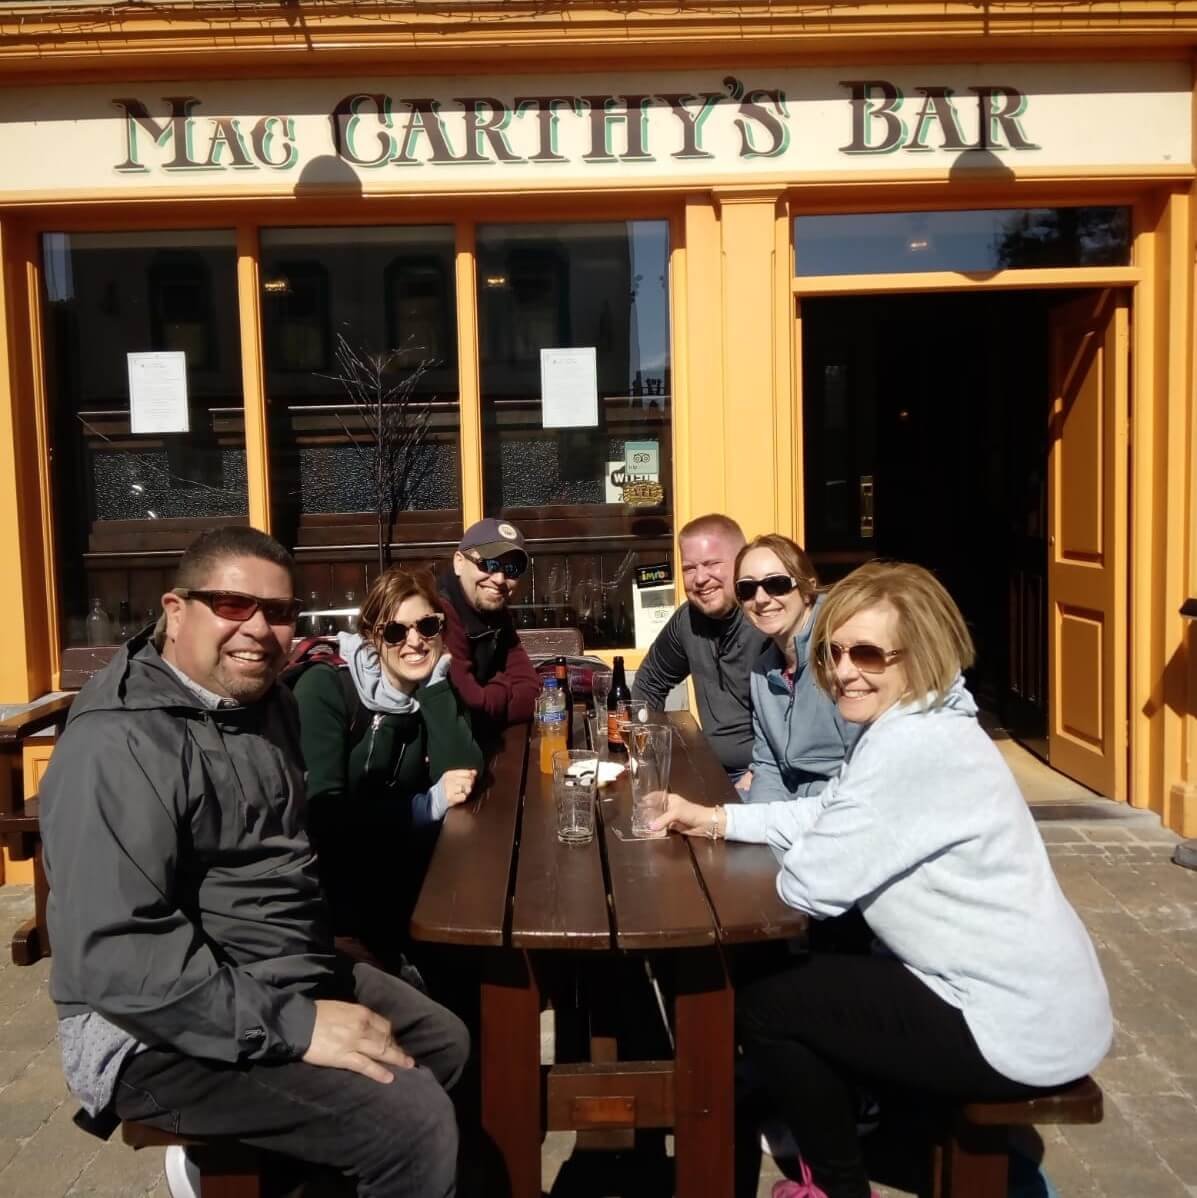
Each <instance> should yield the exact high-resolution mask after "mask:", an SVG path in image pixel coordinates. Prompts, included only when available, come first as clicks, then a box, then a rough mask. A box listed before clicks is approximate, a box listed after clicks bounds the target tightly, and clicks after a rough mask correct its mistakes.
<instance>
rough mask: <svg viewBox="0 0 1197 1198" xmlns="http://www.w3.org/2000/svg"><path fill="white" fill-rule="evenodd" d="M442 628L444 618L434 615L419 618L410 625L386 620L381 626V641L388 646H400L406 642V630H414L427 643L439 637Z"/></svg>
mask: <svg viewBox="0 0 1197 1198" xmlns="http://www.w3.org/2000/svg"><path fill="white" fill-rule="evenodd" d="M444 626H445V617H444V616H442V615H435V614H434V615H431V616H421V617H420V618H419V619H418V620H416V621H415V622H414V623H412V624H402V623H400V622H399V621H398V620H388V621H387V622H386V623H385V624H384V625H383V626H382V639H383V640H384V641H386V643H387V644H388V645H402V644H403V642H404V641H406V640H407V632H408V629H409V628H414V629H415V630H416V632H417V633H419V635H420V636H422V637H423V638H424V639H425V640H426V641H427V640H431V639H432V638H433V637H434V636H440V634H441V629H442V628H444Z"/></svg>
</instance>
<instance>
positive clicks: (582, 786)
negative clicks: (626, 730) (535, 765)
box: [553, 749, 598, 844]
mask: <svg viewBox="0 0 1197 1198" xmlns="http://www.w3.org/2000/svg"><path fill="white" fill-rule="evenodd" d="M597 790H598V754H597V753H592V752H590V751H589V750H587V749H568V750H565V751H563V752H558V753H554V754H553V799H554V801H555V802H556V804H557V839H558V840H560V841H563V842H564V843H566V844H584V843H585V842H586V841H588V840H593V839H594V797H595V794H596V792H597Z"/></svg>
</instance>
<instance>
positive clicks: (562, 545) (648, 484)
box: [477, 221, 673, 646]
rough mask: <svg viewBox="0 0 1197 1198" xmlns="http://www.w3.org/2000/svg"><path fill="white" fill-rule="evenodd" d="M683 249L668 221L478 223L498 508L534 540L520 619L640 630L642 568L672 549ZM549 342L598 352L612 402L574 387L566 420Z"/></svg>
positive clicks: (624, 636) (487, 446) (608, 639)
mask: <svg viewBox="0 0 1197 1198" xmlns="http://www.w3.org/2000/svg"><path fill="white" fill-rule="evenodd" d="M668 257H669V237H668V225H667V224H666V222H664V221H611V222H601V223H600V222H595V223H577V224H556V225H543V224H537V225H486V226H482V227H480V228H479V230H478V236H477V271H478V284H477V285H478V305H479V342H480V346H479V349H480V358H481V383H482V414H483V426H484V428H483V470H484V486H485V501H486V510H487V512H488V514H500V513H501V514H504V515H506V516H508V517H509V518H510V519H511V520H512V521H513V522H515V523H516V524H518V525H519V526H520V528H521V529H522V530H523V532H524V534H525V535H526V536H527V537H528V538H529V539H530V540H531V541H532V542H533V555H534V558H535V566H534V570H533V572H532V576H531V577H529V578H528V579H527V580H526V581H525V583H524V585H523V588H522V590H521V592H520V600H521V601H520V603H519V604H518V605H517V606H516V609H515V610H516V615H517V618H518V620H519V622H520V623H522V624H524V625H525V626H529V625H534V624H540V625H546V626H551V625H553V624H556V623H568V624H576V625H578V626H579V627H581V628H582V630H583V635H584V637H585V639H586V643H587V645H588V646H610V645H630V644H633V643H634V641H635V629H634V623H635V614H634V613H635V602H634V596H633V589H632V583H633V576H634V572H635V568H636V567H637V566H638V565H650V564H659V563H662V562H669V561H670V558H671V546H672V535H671V533H672V507H673V503H672V485H671V480H672V445H671V435H670V423H671V417H670V408H671V403H672V399H671V395H670V390H671V372H670V360H669V338H668V330H669V290H668ZM550 349H559V350H560V349H591V350H593V352H594V363H595V369H594V378H593V381H592V390H591V391H590V394H594V393H597V401H598V402H597V413H595V412H594V411H593V409H591V408H590V407H589V402H588V401H589V396H588V395H587V394H585V391H586V388H583V389H582V390H579V392H578V393H577V394H576V395H569V394H566V395H565V396H564V399H565V401H566V406H567V407H570V406H571V401H576V404H574V405H573V406H574V407H575V408H576V411H575V414H574V419H576V420H577V423H576V424H573V425H569V424H567V425H566V426H565V427H553V426H552V425H551V424H550V426H549V427H546V424H545V419H544V410H543V405H542V400H543V392H544V388H545V386H546V385H548V386H549V387H550V388H552V387H553V386H554V383H553V379H552V376H551V374H550V376H549V377H548V378H546V377H545V375H544V374H543V370H544V369H549V368H548V367H546V366H545V365H544V363H542V351H544V350H550ZM578 385H579V386H580V384H578ZM583 401H587V402H583ZM629 446H630V447H631V450H630V449H629ZM632 451H635V452H636V453H637V454H638V456H639V457H640V459H641V460H642V461H643V462H645V463H648V466H646V467H644V468H643V469H642V472H641V473H640V474H630V473H629V470H628V467H627V462H628V460H629V456H630V452H632Z"/></svg>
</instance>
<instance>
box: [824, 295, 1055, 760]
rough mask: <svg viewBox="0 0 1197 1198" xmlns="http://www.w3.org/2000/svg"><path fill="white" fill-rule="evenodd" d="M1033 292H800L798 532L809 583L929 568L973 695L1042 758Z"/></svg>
mask: <svg viewBox="0 0 1197 1198" xmlns="http://www.w3.org/2000/svg"><path fill="white" fill-rule="evenodd" d="M1055 298H1056V297H1054V296H1053V295H1052V293H1048V292H1033V291H1027V292H988V293H986V292H980V293H974V294H933V295H931V294H928V295H885V296H862V297H844V298H839V297H837V298H827V299H812V300H804V301H803V302H802V308H801V316H802V363H803V410H804V429H805V453H804V456H805V497H806V538H807V548H808V549H809V550H810V551H811V554H812V556H813V558H814V561H815V563H816V565H817V566H818V568H819V571H820V576H821V577H822V579H823V580H824V581H828V582H829V581H833V580H834V579H836V578H839V577H841V576H842V575H844V574H845V573H847V572H848V571H849V570H851V569H852V568H853V567H854V566H856V565H858V564H860V563H861V562H863V561H868V560H869V559H871V558H874V557H884V558H893V559H900V560H905V561H914V562H918V563H920V564H921V565H924V566H927V567H928V568H930V569H932V570H934V571H935V573H936V574H937V576H938V577H939V578H940V579H941V581H942V582H943V583H944V585H945V586H946V587H947V588H948V590H949V591H950V592H951V593H952V595H953V597H954V598H955V599H956V601H957V603H959V605H960V608H961V610H962V611H963V612H964V615H965V618H966V619H967V621H968V623H969V626H970V628H971V629H972V632H973V636H974V638H975V640H976V643H977V665H976V667H975V668H974V669H973V671H971V674H970V678H969V683H970V686H971V688H972V690H973V692H974V694H975V695H976V696H977V699H978V702H979V703H980V704H981V706H982V707H983V708H985V709H987V710H988V711H990V712H991V713H993V714H994V715H995V716H996V717H997V718H998V719H999V720H1000V722H1001V723H1002V724H1003V725H1004V726H1005V727H1006V728H1007V729H1008V730H1009V731H1010V733H1011V734H1012V735H1014V736H1017V737H1018V739H1020V740H1022V741H1023V742H1024V743H1025V744H1026V745H1027V746H1028V747H1029V748H1031V749H1032V750H1033V751H1035V752H1037V753H1039V754H1040V755H1042V756H1046V748H1047V744H1046V735H1047V631H1046V613H1047V539H1046V536H1047V529H1046V490H1045V475H1046V466H1047V448H1048V446H1047V433H1048V407H1049V393H1048V392H1049V375H1048V320H1047V313H1048V308H1049V307H1050V305H1051V304H1052V303H1053V301H1054V299H1055Z"/></svg>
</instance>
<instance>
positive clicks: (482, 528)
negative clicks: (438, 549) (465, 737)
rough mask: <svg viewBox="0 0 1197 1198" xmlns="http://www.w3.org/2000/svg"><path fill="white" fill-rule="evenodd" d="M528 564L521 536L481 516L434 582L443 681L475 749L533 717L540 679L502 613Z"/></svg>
mask: <svg viewBox="0 0 1197 1198" xmlns="http://www.w3.org/2000/svg"><path fill="white" fill-rule="evenodd" d="M530 562H531V559H530V558H529V557H528V550H527V548H526V546H525V544H524V537H523V534H522V533H521V532H520V531H519V529H518V528H516V527H515V525H514V524H509V523H508V522H507V521H506V520H496V519H494V518H493V517H488V518H487V519H485V520H478V521H477V522H476V523H474V524H471V525H470V527H469V528H467V529H466V531H465V535H464V536H463V537H462V538H461V541H460V543H459V544H458V546H457V551H456V552H455V553H454V554H453V561H452V566H451V569H448V570H445V571H444V572H443V573H442V574H441V576H440V578H439V579H438V583H439V587H440V592H441V595H442V597H443V598H444V600H445V608H446V613H447V615H448V620H447V622H446V625H445V645H446V647H447V648H448V650H449V652H450V654H452V657H453V664H452V665H451V666H450V668H449V676H450V678H451V679H452V681H453V686H454V689H455V690H456V691H457V693H458V694H459V695H460V696H461V698H462V701H463V702H464V703H465V705H466V706H467V707H468V708H469V709H470V712H471V715H472V717H473V721H474V736H475V738H476V739H477V740H478V743H479V744H482V745H487V744H490V743H491V742H493V740H494V738H495V736H496V734H497V733H498V732H499V730H500V729H503V728H505V727H507V725H508V724H519V723H524V722H526V721H528V720H530V719H531V718H532V712H533V710H534V708H535V705H536V696H537V695H538V694H539V693H540V679H539V678H538V677H537V674H536V670H535V668H534V667H533V665H532V661H531V659H530V658H529V657H528V653H527V650H525V649H524V647H523V645H521V644H520V638H519V633H517V632H516V630H515V622H514V621H513V620H512V618H511V613H510V612H509V611H508V610H507V609H508V605H509V604H510V602H511V599H512V597H513V596H514V595H515V592H516V590H517V589H518V587H519V582H520V579H521V578H522V577H523V576H524V574H525V573H526V571H527V569H528V566H529V564H530Z"/></svg>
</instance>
